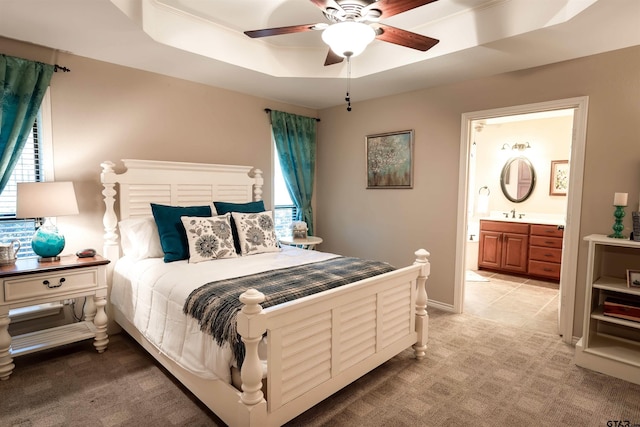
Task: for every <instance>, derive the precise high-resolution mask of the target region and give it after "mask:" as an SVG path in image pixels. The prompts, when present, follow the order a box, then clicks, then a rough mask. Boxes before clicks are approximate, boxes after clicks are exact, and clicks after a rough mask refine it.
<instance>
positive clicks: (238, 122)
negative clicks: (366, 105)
mask: <svg viewBox="0 0 640 427" xmlns="http://www.w3.org/2000/svg"><path fill="white" fill-rule="evenodd" d="M0 53H4V54H7V55H12V56H18V57H22V58H27V59H33V60H38V61H42V62H47V63H57V64H60V65H63V66H65V67H68V68H70V69H71V72H70V73H60V72H59V73H55V74H54V75H53V78H52V80H51V110H52V121H53V125H52V126H53V130H52V133H53V135H52V136H53V151H54V153H53V155H54V156H53V157H54V159H53V160H54V172H55V179H56V180H58V181H62V180H70V181H73V182H74V185H75V188H76V192H77V196H78V203H79V209H80V215H78V216H73V217H63V218H59V219H58V224H59V226H60V227H61V228H62V229H63V230H64V232H65V237H66V239H67V245H66V247H65V250H64V252H63V253H65V254H66V253H74V252H75V251H77V250H78V249H81V248H85V247H94V248H97V249H98V250H99V251H100V252H101V250H102V235H103V233H104V232H103V229H102V214H103V212H104V203H103V202H102V199H101V194H100V191H101V188H102V187H101V185H100V176H99V175H100V163H101V162H103V161H105V160H111V161H113V162H116V164H117V169H118V170H120V171H121V170H122V164H121V163H119V160H120V159H126V158H130V159H152V160H173V161H185V162H210V163H228V164H240V165H250V166H255V167H258V168H260V169H262V171H263V172H264V176H265V178H266V179H265V192H264V194H263V197H264V199H265V201H266V203H267V206H269V205H270V200H271V180H270V177H271V133H270V125H269V116H268V115H267V114H265V112H264V109H265V108H271V109H279V110H283V111H288V112H291V113H296V114H303V115H308V116H315V115H316V111H314V110H309V109H305V108H300V107H294V106H291V105H285V104H282V103H277V102H274V101H269V100H266V99H261V98H256V97H252V96H248V95H243V94H239V93H236V92H231V91H227V90H223V89H218V88H214V87H209V86H204V85H201V84H196V83H191V82H188V81H184V80H178V79H174V78H170V77H165V76H161V75H158V74H153V73H149V72H145V71H139V70H135V69H132V68H126V67H121V66H118V65H113V64H109V63H105V62H100V61H95V60H91V59H87V58H83V57H79V56H75V55H70V54H64V53H59V54H54V53H53V52H52V51H51V50H50V49H45V48H40V47H35V46H33V45H28V44H25V43H20V42H16V41H13V40H8V39H3V38H0Z"/></svg>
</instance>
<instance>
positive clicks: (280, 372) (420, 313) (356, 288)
mask: <svg viewBox="0 0 640 427" xmlns="http://www.w3.org/2000/svg"><path fill="white" fill-rule="evenodd" d="M428 255H429V253H428V252H427V251H424V250H420V251H418V252H416V256H417V260H416V263H415V264H414V265H413V266H410V267H406V268H403V269H400V270H396V271H394V272H391V273H386V274H383V275H380V276H376V277H373V278H370V279H366V280H362V281H360V282H357V283H353V284H351V285H347V286H343V287H340V288H337V289H333V290H331V291H327V292H323V293H322V294H317V295H312V296H309V297H306V298H302V299H299V300H296V301H292V302H290V303H287V304H284V305H280V306H276V307H272V308H269V309H264V310H263V309H262V308H261V307H260V305H259V304H260V302H262V301H263V300H264V295H262V294H261V293H260V292H257V291H255V290H249V291H247V292H245V293H244V294H243V295H242V296H241V298H240V299H241V301H242V302H243V303H244V304H245V305H244V307H243V310H242V312H241V313H240V315H239V316H238V332H239V333H240V335H241V336H242V337H243V341H244V342H245V346H246V352H247V354H246V356H245V361H244V364H243V366H242V382H243V385H242V389H243V393H242V395H241V401H242V404H243V405H245V406H246V408H247V414H246V416H247V418H246V419H245V420H244V421H243V422H242V423H241V424H242V425H281V424H282V423H284V422H286V421H288V420H290V419H292V418H293V417H295V416H296V415H298V414H300V413H302V412H304V411H305V410H307V409H308V408H310V407H312V406H313V405H315V404H316V403H318V402H320V401H322V400H323V399H325V398H326V397H328V396H330V395H331V394H333V393H335V392H336V391H337V390H339V389H341V388H343V387H344V386H346V385H348V384H349V383H351V382H352V381H354V380H356V379H357V378H359V377H361V376H362V375H364V374H365V373H367V372H369V371H370V370H372V369H374V368H375V367H377V366H379V365H380V364H382V363H384V362H385V361H387V360H388V359H390V358H391V357H393V356H394V355H396V354H398V353H400V352H401V351H403V350H405V349H406V348H408V347H409V346H411V345H414V352H415V354H416V357H417V358H422V357H423V356H424V354H425V353H424V351H425V349H426V343H427V331H428V327H427V326H428V314H427V312H426V301H427V295H426V288H425V281H426V278H427V276H428V274H429V262H428V260H427V257H428ZM264 332H267V340H268V344H267V347H268V362H267V363H268V367H269V368H268V374H267V387H268V388H267V394H268V396H269V398H268V401H265V399H264V398H263V396H262V391H261V390H260V388H261V385H262V383H261V379H262V377H261V372H262V371H261V367H260V361H259V359H258V353H257V343H258V341H259V340H260V338H261V337H262V335H263V333H264ZM265 421H266V423H265ZM254 423H255V424H254Z"/></svg>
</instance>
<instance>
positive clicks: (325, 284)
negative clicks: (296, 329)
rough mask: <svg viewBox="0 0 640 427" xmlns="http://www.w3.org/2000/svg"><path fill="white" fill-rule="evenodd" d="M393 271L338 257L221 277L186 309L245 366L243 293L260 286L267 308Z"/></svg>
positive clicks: (386, 266) (203, 288)
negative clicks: (240, 320) (240, 325)
mask: <svg viewBox="0 0 640 427" xmlns="http://www.w3.org/2000/svg"><path fill="white" fill-rule="evenodd" d="M392 270H394V268H393V267H392V266H390V265H389V264H386V263H383V262H378V261H367V260H362V259H359V258H349V257H338V258H332V259H329V260H326V261H319V262H314V263H311V264H305V265H300V266H296V267H288V268H281V269H277V270H270V271H265V272H263V273H257V274H252V275H249V276H243V277H236V278H233V279H226V280H220V281H216V282H211V283H207V284H206V285H203V286H201V287H199V288H198V289H195V290H194V291H193V292H191V294H190V295H189V297H188V298H187V300H186V301H185V304H184V307H183V312H184V313H185V314H187V315H189V316H192V317H194V318H195V319H197V320H198V323H199V324H200V329H201V330H202V331H203V332H206V333H208V334H210V335H212V336H213V338H214V339H215V340H216V342H217V343H218V345H221V346H222V345H224V344H225V343H228V344H229V346H230V347H231V351H232V352H233V357H234V359H235V361H236V363H237V366H238V367H241V366H242V361H243V360H244V345H243V344H242V341H241V340H240V336H239V335H238V333H237V329H236V315H237V314H238V310H240V309H241V308H242V303H241V302H240V300H239V297H240V294H242V293H243V292H244V291H246V290H247V289H250V288H253V289H257V290H259V291H260V292H262V293H263V294H265V296H266V299H265V301H264V302H263V303H262V304H261V305H262V307H263V308H267V307H271V306H274V305H277V304H281V303H283V302H287V301H291V300H294V299H296V298H301V297H304V296H307V295H312V294H315V293H318V292H322V291H325V290H327V289H332V288H335V287H338V286H342V285H346V284H348V283H353V282H357V281H358V280H361V279H366V278H368V277H372V276H376V275H378V274H382V273H386V272H389V271H392Z"/></svg>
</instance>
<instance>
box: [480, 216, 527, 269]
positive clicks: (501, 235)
mask: <svg viewBox="0 0 640 427" xmlns="http://www.w3.org/2000/svg"><path fill="white" fill-rule="evenodd" d="M528 251H529V224H521V223H514V222H502V221H485V220H481V221H480V249H479V251H478V268H486V269H490V270H496V271H503V272H507V273H526V272H527V259H528Z"/></svg>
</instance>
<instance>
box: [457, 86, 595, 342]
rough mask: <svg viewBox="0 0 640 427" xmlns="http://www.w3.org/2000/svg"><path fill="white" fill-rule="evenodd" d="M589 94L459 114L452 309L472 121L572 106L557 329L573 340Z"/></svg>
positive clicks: (460, 265)
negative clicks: (460, 119) (456, 212)
mask: <svg viewBox="0 0 640 427" xmlns="http://www.w3.org/2000/svg"><path fill="white" fill-rule="evenodd" d="M588 105H589V97H588V96H581V97H575V98H566V99H558V100H554V101H547V102H539V103H534V104H525V105H516V106H512V107H504V108H495V109H490V110H482V111H474V112H470V113H464V114H462V121H461V122H462V123H461V132H460V165H459V179H458V215H457V217H458V218H457V224H458V225H457V236H456V262H455V269H456V272H455V278H454V282H455V283H454V305H453V309H454V311H455V312H456V313H462V311H463V306H464V277H465V256H466V241H467V239H466V235H467V230H466V227H467V222H468V217H467V201H468V193H469V153H470V147H471V144H472V143H473V132H472V131H473V129H472V122H473V121H475V120H481V119H489V118H495V117H502V116H512V115H516V114H527V113H536V112H541V111H551V110H564V109H569V108H573V109H574V110H575V111H574V116H573V133H572V143H571V158H570V165H571V169H570V170H571V173H570V174H569V188H568V191H567V212H566V220H565V230H564V239H563V241H564V243H563V250H562V266H561V270H560V306H559V310H560V313H559V314H560V319H559V332H560V335H562V340H563V341H564V342H566V343H570V344H573V343H574V338H573V326H574V325H573V323H574V317H575V313H574V312H575V295H576V278H577V268H578V248H579V246H580V215H581V209H582V182H583V175H584V158H585V146H586V136H587V112H588Z"/></svg>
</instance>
